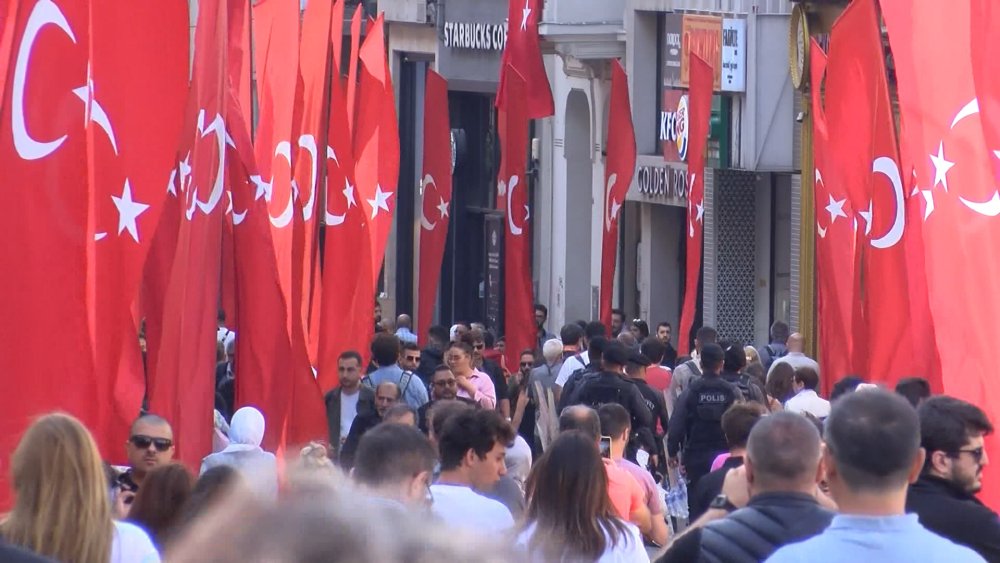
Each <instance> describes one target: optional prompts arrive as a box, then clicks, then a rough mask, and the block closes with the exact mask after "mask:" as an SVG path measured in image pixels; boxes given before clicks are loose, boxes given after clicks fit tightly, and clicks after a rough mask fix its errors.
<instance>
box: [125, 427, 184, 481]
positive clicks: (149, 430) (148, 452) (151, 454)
mask: <svg viewBox="0 0 1000 563" xmlns="http://www.w3.org/2000/svg"><path fill="white" fill-rule="evenodd" d="M125 453H126V454H127V455H128V463H129V469H128V471H126V472H125V473H122V474H121V475H119V476H118V485H119V486H120V487H121V489H122V490H123V491H124V492H130V493H135V492H136V491H138V490H139V487H141V486H142V482H143V480H145V479H146V475H147V474H148V473H149V472H150V471H152V470H153V469H154V468H156V467H159V466H160V465H163V464H165V463H169V462H170V460H172V459H173V458H174V431H173V430H172V429H171V428H170V423H169V422H167V421H166V419H164V418H162V417H160V416H157V415H155V414H144V415H142V416H140V417H139V418H137V419H136V421H135V422H133V423H132V430H131V433H130V434H129V438H128V441H127V442H125Z"/></svg>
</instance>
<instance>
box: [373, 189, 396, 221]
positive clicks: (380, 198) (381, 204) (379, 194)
mask: <svg viewBox="0 0 1000 563" xmlns="http://www.w3.org/2000/svg"><path fill="white" fill-rule="evenodd" d="M391 195H392V192H383V191H382V186H381V185H379V184H376V185H375V199H369V200H367V201H368V205H369V206H371V208H372V219H374V218H375V217H376V216H378V210H379V209H384V210H385V212H386V213H388V212H389V197H390V196H391Z"/></svg>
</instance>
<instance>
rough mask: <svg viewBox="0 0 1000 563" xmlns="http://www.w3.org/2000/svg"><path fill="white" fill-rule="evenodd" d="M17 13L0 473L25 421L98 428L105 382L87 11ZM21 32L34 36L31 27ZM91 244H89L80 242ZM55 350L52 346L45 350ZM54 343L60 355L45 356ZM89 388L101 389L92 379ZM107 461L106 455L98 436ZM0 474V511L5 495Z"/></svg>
mask: <svg viewBox="0 0 1000 563" xmlns="http://www.w3.org/2000/svg"><path fill="white" fill-rule="evenodd" d="M13 4H15V5H17V4H20V8H19V9H17V10H16V13H12V12H11V11H7V14H10V17H11V18H13V21H8V22H7V23H8V24H10V26H12V27H9V28H8V31H7V32H6V33H5V38H8V39H9V40H10V41H11V43H9V45H10V55H11V57H10V59H4V60H3V63H2V64H3V74H4V75H6V79H7V87H6V89H5V91H4V92H3V94H4V97H3V99H2V103H0V107H2V108H3V109H2V110H0V115H2V119H0V170H2V171H3V172H2V176H3V180H4V186H5V189H4V190H3V197H2V203H3V209H5V210H6V213H5V214H4V220H3V221H2V222H0V233H2V236H3V241H4V243H3V244H0V267H2V268H3V272H5V275H3V276H0V303H2V310H3V315H4V321H3V323H2V328H0V374H3V377H4V378H5V379H4V381H5V382H6V383H7V385H6V387H7V388H8V391H7V392H5V393H3V394H2V396H0V406H2V408H0V455H2V457H3V459H2V461H0V465H2V466H3V467H5V468H9V467H10V466H9V464H8V461H7V460H8V456H9V455H10V453H11V452H13V450H14V448H15V447H16V445H17V442H18V440H19V439H20V437H21V433H22V432H23V431H24V429H25V428H26V427H27V426H28V424H29V423H30V422H31V420H32V418H34V417H35V416H38V415H40V414H44V413H45V412H47V411H50V410H52V409H61V410H65V411H67V412H70V413H72V414H73V415H74V416H77V417H79V418H80V419H81V420H82V421H83V422H84V424H86V425H87V426H88V427H91V428H95V427H98V428H99V427H101V426H102V425H101V424H99V423H100V421H101V414H100V409H101V406H100V405H99V403H100V402H101V401H106V400H107V399H108V398H107V397H106V396H103V395H104V394H103V393H102V391H101V390H103V389H106V388H107V386H108V383H109V382H108V381H107V378H108V377H110V374H99V373H95V371H94V366H93V362H94V358H93V351H92V349H91V333H92V329H91V326H90V325H91V320H90V318H89V310H90V309H89V306H90V304H91V303H92V296H91V295H90V294H89V292H88V287H87V283H86V282H87V272H88V266H89V259H88V251H89V250H88V247H89V245H90V244H91V243H92V237H93V234H92V233H93V231H92V229H91V228H90V227H89V223H91V221H92V218H91V216H90V214H91V211H90V201H89V200H90V197H91V195H90V186H89V185H88V182H87V176H88V174H87V150H88V142H87V132H86V131H85V124H86V121H85V120H84V116H85V109H86V107H85V105H84V103H82V102H81V99H80V98H79V97H78V96H77V95H76V93H75V92H74V91H75V90H76V89H77V88H80V87H81V86H85V85H86V84H87V78H88V73H87V68H88V49H87V45H88V41H89V36H88V33H89V25H88V6H87V5H86V4H83V3H79V2H78V3H66V5H65V6H57V5H55V4H52V3H35V4H32V5H28V4H26V3H19V2H13ZM29 22H30V23H31V24H32V25H29ZM88 235H89V236H90V237H91V240H88ZM54 339H55V340H54ZM53 342H58V343H59V353H57V354H54V353H53V348H52V346H53ZM98 377H99V378H100V379H98ZM96 438H97V439H98V441H99V443H101V445H102V446H103V447H104V451H110V450H109V449H108V448H107V446H109V445H110V444H108V443H107V441H106V440H104V439H102V438H103V437H102V436H96ZM8 475H9V470H5V471H3V472H2V474H0V480H2V481H3V483H2V484H0V503H2V504H4V505H6V503H5V502H2V501H5V500H6V497H7V495H8V494H9V491H10V489H9V487H8V486H7V484H6V479H7V477H8Z"/></svg>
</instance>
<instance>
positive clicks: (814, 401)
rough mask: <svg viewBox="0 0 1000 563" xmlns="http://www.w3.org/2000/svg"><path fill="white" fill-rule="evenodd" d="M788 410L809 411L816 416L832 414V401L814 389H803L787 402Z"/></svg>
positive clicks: (824, 416)
mask: <svg viewBox="0 0 1000 563" xmlns="http://www.w3.org/2000/svg"><path fill="white" fill-rule="evenodd" d="M785 410H786V411H788V412H797V413H800V414H801V413H806V412H807V413H809V414H811V415H813V416H815V417H816V418H826V417H828V416H830V401H827V400H826V399H824V398H822V397H820V396H819V395H817V394H816V391H813V390H812V389H803V390H801V391H799V392H798V394H797V395H795V396H794V397H792V398H791V399H788V401H786V402H785Z"/></svg>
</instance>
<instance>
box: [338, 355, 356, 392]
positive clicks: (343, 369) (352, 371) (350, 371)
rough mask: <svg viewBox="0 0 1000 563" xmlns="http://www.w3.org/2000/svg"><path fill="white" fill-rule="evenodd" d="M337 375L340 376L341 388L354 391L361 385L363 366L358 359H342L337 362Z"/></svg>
mask: <svg viewBox="0 0 1000 563" xmlns="http://www.w3.org/2000/svg"><path fill="white" fill-rule="evenodd" d="M337 374H338V375H339V376H340V387H341V388H342V389H346V390H348V391H354V390H355V389H357V388H358V384H359V383H361V364H360V363H359V362H358V360H357V359H356V358H341V359H340V360H337Z"/></svg>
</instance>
